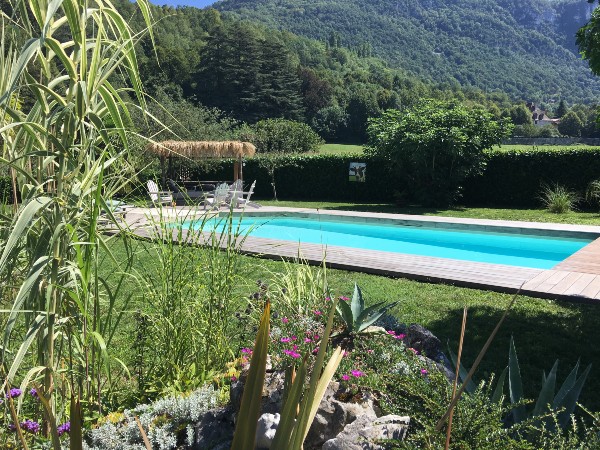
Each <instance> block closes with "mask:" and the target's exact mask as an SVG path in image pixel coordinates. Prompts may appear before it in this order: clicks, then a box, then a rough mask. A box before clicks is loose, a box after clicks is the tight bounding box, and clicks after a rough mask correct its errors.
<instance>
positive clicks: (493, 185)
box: [463, 148, 600, 206]
mask: <svg viewBox="0 0 600 450" xmlns="http://www.w3.org/2000/svg"><path fill="white" fill-rule="evenodd" d="M599 178H600V148H594V149H587V150H576V149H568V148H565V149H560V150H543V149H541V150H526V151H510V152H503V151H499V150H497V151H493V152H492V153H491V154H490V159H489V162H488V164H487V167H486V169H485V172H484V173H483V175H481V176H478V177H475V178H473V179H471V180H468V182H467V183H466V184H465V186H464V188H465V190H464V199H463V202H464V203H465V204H467V205H469V204H477V205H486V206H487V205H489V206H494V205H498V206H536V205H539V204H540V200H539V195H540V191H541V187H542V186H543V185H550V186H552V185H554V184H559V185H562V186H565V187H567V188H568V189H571V190H575V191H577V192H579V193H580V194H583V193H584V192H585V190H586V188H587V185H588V184H589V182H590V181H592V180H595V179H599Z"/></svg>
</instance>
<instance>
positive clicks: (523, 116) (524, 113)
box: [510, 104, 533, 125]
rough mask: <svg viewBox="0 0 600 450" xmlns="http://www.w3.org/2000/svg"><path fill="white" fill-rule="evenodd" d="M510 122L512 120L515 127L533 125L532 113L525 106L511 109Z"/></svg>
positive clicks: (521, 105) (516, 106)
mask: <svg viewBox="0 0 600 450" xmlns="http://www.w3.org/2000/svg"><path fill="white" fill-rule="evenodd" d="M510 120H512V123H513V124H515V125H529V124H533V119H532V117H531V111H529V109H528V108H527V107H526V106H525V105H523V104H520V105H515V106H513V107H512V108H511V110H510Z"/></svg>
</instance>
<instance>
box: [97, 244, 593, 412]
mask: <svg viewBox="0 0 600 450" xmlns="http://www.w3.org/2000/svg"><path fill="white" fill-rule="evenodd" d="M148 245H151V244H149V243H147V242H142V241H137V242H135V246H137V250H138V251H137V252H136V255H137V256H136V258H137V260H136V261H135V262H134V266H133V267H134V269H135V267H139V266H140V265H142V264H152V261H151V260H150V256H149V254H148V253H147V252H144V251H141V249H142V247H144V246H148ZM113 250H114V251H115V254H116V255H117V256H118V259H122V258H123V257H124V254H123V252H122V246H121V244H120V243H119V242H118V241H115V242H114V244H113ZM198 251H201V250H198ZM105 263H106V265H105V270H107V271H109V272H114V273H115V274H116V273H118V272H119V271H120V270H121V269H119V266H120V264H118V265H117V266H113V265H111V262H110V261H108V260H106V261H105ZM121 267H122V266H121ZM283 269H284V268H283V263H282V262H280V261H272V260H263V259H259V258H256V257H250V256H244V257H242V270H241V272H242V274H243V276H244V279H245V280H246V283H247V284H246V286H247V291H248V292H247V293H248V295H249V294H252V293H253V292H255V291H256V284H255V282H256V280H263V282H267V283H268V282H269V280H273V279H274V277H277V275H276V274H277V273H282V272H283ZM115 277H116V275H115ZM126 282H127V280H126ZM355 282H356V283H358V285H359V286H360V287H361V289H362V290H363V294H364V297H365V299H366V302H367V303H368V304H373V303H375V302H379V301H395V300H399V301H400V303H399V305H397V306H396V307H395V308H393V310H392V311H391V313H392V314H393V315H394V316H395V317H397V319H398V320H399V321H400V322H403V323H406V324H411V323H420V324H422V325H423V326H425V327H427V328H428V329H430V330H431V331H432V332H433V333H434V334H435V335H436V336H437V337H438V338H439V339H440V340H441V341H442V343H443V345H444V346H445V345H446V343H447V342H449V344H450V345H451V347H452V348H453V349H454V351H455V352H456V347H457V345H458V339H459V335H460V324H461V319H462V310H463V307H464V306H468V308H469V318H468V322H467V330H466V336H465V345H464V350H463V355H464V360H463V361H464V364H466V365H468V366H470V365H471V364H472V362H473V361H474V360H475V357H476V356H477V353H478V352H479V350H480V349H481V347H482V346H483V343H484V342H485V340H486V339H487V337H488V336H489V334H490V333H491V331H492V329H493V328H494V326H495V325H496V323H497V321H498V319H499V318H500V316H501V315H502V313H503V312H504V309H505V308H506V306H507V305H508V303H509V301H510V299H511V296H510V295H507V294H501V293H496V292H490V291H484V290H477V289H466V288H459V287H455V286H449V285H443V284H429V283H423V282H418V281H411V280H406V279H393V278H386V277H381V276H374V275H368V274H364V273H358V272H348V271H342V270H329V271H328V283H329V286H330V287H331V289H332V292H333V293H334V294H335V295H346V296H350V295H351V294H352V289H353V286H354V283H355ZM126 291H128V292H133V293H134V295H135V299H134V302H133V304H131V305H129V311H134V310H135V309H136V304H138V305H139V304H140V303H138V302H143V301H144V293H143V292H137V291H139V289H138V288H137V287H136V286H135V285H134V284H131V285H130V286H128V287H127V288H126ZM132 321H133V319H132V316H131V314H129V313H126V314H125V317H124V320H123V323H122V327H121V328H120V330H121V333H120V334H122V335H121V336H117V337H116V339H115V340H114V341H113V342H114V343H115V345H116V346H118V348H114V349H113V350H112V351H113V354H116V355H118V356H119V357H121V358H123V359H124V360H125V361H130V360H131V358H132V357H133V355H132V354H131V351H132V349H131V335H134V334H133V333H134V328H135V327H134V326H133V322H132ZM598 323H600V307H599V306H596V305H582V304H571V303H565V302H556V301H551V300H543V299H535V298H529V297H520V298H519V299H518V300H517V302H516V305H515V307H514V310H513V311H512V312H511V313H510V315H509V317H508V319H507V321H506V322H505V324H504V325H503V327H502V328H501V330H500V332H499V334H498V335H497V337H496V339H495V341H494V343H493V344H492V346H491V348H490V350H489V351H488V353H487V355H486V357H485V358H484V359H483V361H482V363H481V366H480V369H479V370H478V372H477V374H476V379H477V380H481V379H483V378H485V377H487V376H488V375H489V374H491V373H492V372H494V373H496V374H498V373H500V371H502V370H503V368H504V367H505V366H506V364H507V361H508V343H509V340H510V337H511V336H514V338H515V343H516V347H517V351H518V354H519V362H520V364H521V371H522V375H523V379H524V384H525V392H526V393H527V394H529V395H530V396H533V395H534V394H537V392H538V390H539V389H540V385H541V381H540V380H541V376H542V370H546V371H548V370H549V369H550V368H551V366H552V364H553V363H554V361H555V360H556V359H559V360H560V364H559V377H560V378H559V379H561V380H562V379H564V377H565V376H566V375H567V372H568V370H570V368H572V366H573V365H574V364H575V363H576V361H577V360H578V359H579V358H581V363H582V365H587V364H589V363H593V369H592V373H591V375H590V377H589V378H588V382H587V384H586V387H585V389H584V392H583V394H582V396H581V402H582V403H583V404H585V405H586V406H588V407H590V408H592V409H596V410H598V409H600V377H599V376H597V374H598V368H600V347H597V346H594V345H591V343H592V342H594V340H595V336H596V333H597V324H598Z"/></svg>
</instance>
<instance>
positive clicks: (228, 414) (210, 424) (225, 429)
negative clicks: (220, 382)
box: [193, 408, 235, 450]
mask: <svg viewBox="0 0 600 450" xmlns="http://www.w3.org/2000/svg"><path fill="white" fill-rule="evenodd" d="M195 428H196V430H195V431H196V442H195V443H194V447H193V448H194V449H197V450H221V449H228V448H229V447H231V441H232V439H233V431H234V430H235V425H234V423H233V410H232V409H231V408H217V409H212V410H210V411H207V412H206V413H205V414H204V415H203V416H202V419H200V421H199V422H198V423H197V424H196V427H195Z"/></svg>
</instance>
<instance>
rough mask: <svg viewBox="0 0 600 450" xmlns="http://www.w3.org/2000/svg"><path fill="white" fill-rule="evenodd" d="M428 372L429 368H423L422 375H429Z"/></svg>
mask: <svg viewBox="0 0 600 450" xmlns="http://www.w3.org/2000/svg"><path fill="white" fill-rule="evenodd" d="M428 373H429V372H427V369H421V375H427V374H428Z"/></svg>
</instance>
